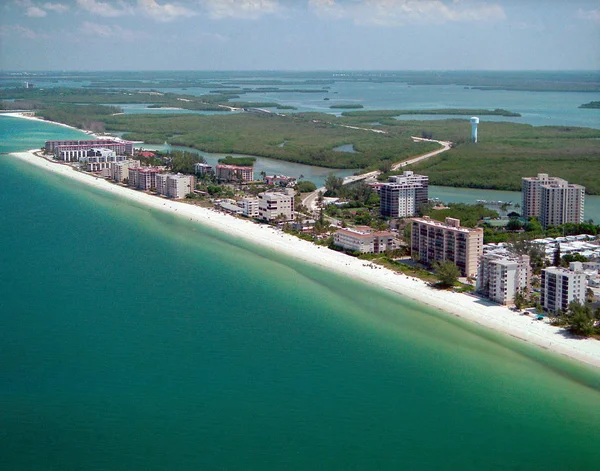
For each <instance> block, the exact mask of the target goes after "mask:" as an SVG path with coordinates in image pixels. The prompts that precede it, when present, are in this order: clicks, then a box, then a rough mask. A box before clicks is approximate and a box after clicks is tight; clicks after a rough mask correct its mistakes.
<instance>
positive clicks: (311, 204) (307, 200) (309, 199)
mask: <svg viewBox="0 0 600 471" xmlns="http://www.w3.org/2000/svg"><path fill="white" fill-rule="evenodd" d="M412 138H413V140H415V141H427V142H437V143H438V144H439V145H441V146H442V147H441V148H440V149H437V150H434V151H433V152H428V153H427V154H423V155H418V156H417V157H411V158H410V159H408V160H403V161H402V162H397V163H395V164H394V165H392V170H398V169H400V168H402V167H405V166H406V165H412V164H416V163H417V162H421V161H422V160H426V159H429V158H430V157H433V156H434V155H438V154H441V153H442V152H446V151H447V150H448V149H450V147H451V146H452V143H451V142H448V141H436V140H435V139H425V138H423V137H415V136H412ZM379 175H381V171H380V170H373V171H372V172H367V173H362V174H360V175H352V176H350V177H346V178H344V185H348V184H349V183H354V182H358V181H361V180H376V179H377V177H378V176H379ZM319 191H321V192H323V193H325V187H321V188H317V189H316V190H315V191H313V192H312V193H309V194H308V195H306V196H305V197H304V198H303V199H302V204H303V205H304V206H306V207H307V208H308V210H309V211H313V212H314V211H316V210H317V197H318V196H319Z"/></svg>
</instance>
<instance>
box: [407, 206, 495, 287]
mask: <svg viewBox="0 0 600 471" xmlns="http://www.w3.org/2000/svg"><path fill="white" fill-rule="evenodd" d="M410 246H411V253H412V258H413V260H415V261H417V262H420V263H423V264H425V265H429V266H431V265H433V264H434V263H436V262H442V261H444V260H449V261H451V262H453V263H455V264H456V266H457V267H458V268H459V270H460V273H461V275H462V276H473V277H474V276H477V268H478V264H479V258H480V257H481V255H482V254H483V229H481V228H476V229H470V228H467V227H461V225H460V220H459V219H454V218H446V222H445V223H442V222H438V221H434V220H432V219H431V218H430V217H429V216H424V217H423V218H416V219H413V222H412V232H411V238H410Z"/></svg>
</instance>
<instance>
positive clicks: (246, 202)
mask: <svg viewBox="0 0 600 471" xmlns="http://www.w3.org/2000/svg"><path fill="white" fill-rule="evenodd" d="M237 204H238V206H239V207H240V208H242V214H243V215H244V216H246V217H249V218H257V217H259V215H260V213H259V210H258V198H242V199H241V200H240V201H238V203H237Z"/></svg>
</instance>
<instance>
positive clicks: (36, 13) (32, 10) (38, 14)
mask: <svg viewBox="0 0 600 471" xmlns="http://www.w3.org/2000/svg"><path fill="white" fill-rule="evenodd" d="M25 14H26V15H27V16H30V17H31V18H43V17H44V16H46V15H47V14H48V13H46V11H45V10H42V9H41V8H38V7H36V6H31V7H27V11H26V13H25Z"/></svg>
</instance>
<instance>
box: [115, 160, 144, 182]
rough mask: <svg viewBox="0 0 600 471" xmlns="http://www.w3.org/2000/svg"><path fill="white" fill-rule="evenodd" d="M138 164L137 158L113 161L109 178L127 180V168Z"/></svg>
mask: <svg viewBox="0 0 600 471" xmlns="http://www.w3.org/2000/svg"><path fill="white" fill-rule="evenodd" d="M139 166H140V161H139V160H131V159H129V160H124V161H123V162H115V164H114V165H113V166H111V168H110V178H112V179H113V180H114V181H116V182H122V181H123V180H125V179H127V180H129V169H130V168H136V167H139Z"/></svg>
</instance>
